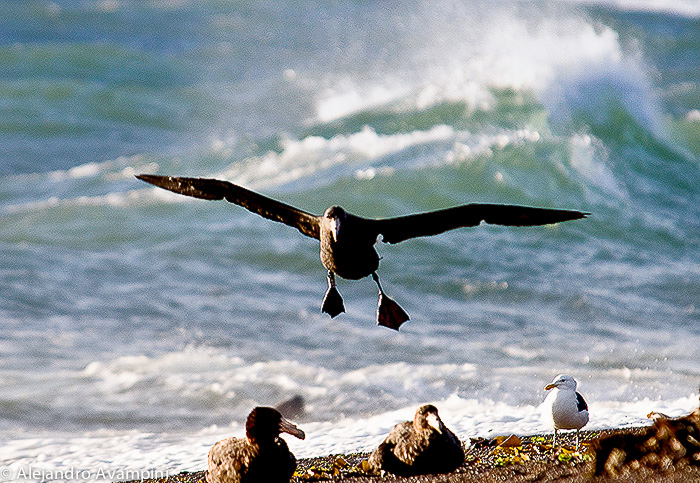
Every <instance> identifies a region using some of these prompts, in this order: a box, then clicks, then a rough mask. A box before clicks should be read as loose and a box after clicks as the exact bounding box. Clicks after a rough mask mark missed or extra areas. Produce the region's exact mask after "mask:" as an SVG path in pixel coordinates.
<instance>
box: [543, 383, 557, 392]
mask: <svg viewBox="0 0 700 483" xmlns="http://www.w3.org/2000/svg"><path fill="white" fill-rule="evenodd" d="M555 387H557V385H556V384H547V385H546V386H544V390H545V391H549V390H550V389H554V388H555Z"/></svg>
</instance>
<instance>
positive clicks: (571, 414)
mask: <svg viewBox="0 0 700 483" xmlns="http://www.w3.org/2000/svg"><path fill="white" fill-rule="evenodd" d="M544 389H545V391H549V390H551V392H550V393H549V394H547V397H546V398H545V400H544V403H542V417H543V418H544V419H545V421H547V422H548V423H549V424H550V425H551V426H552V427H553V428H554V438H553V439H552V448H554V447H555V446H556V444H557V431H559V430H560V429H575V430H576V451H578V443H579V441H578V433H579V431H580V430H581V428H583V427H584V426H585V425H586V423H588V404H586V401H585V399H583V396H581V394H579V393H578V392H576V381H575V380H574V378H573V377H571V376H567V375H566V374H559V375H558V376H557V377H555V378H554V380H553V381H552V382H551V384H547V385H546V386H545V387H544Z"/></svg>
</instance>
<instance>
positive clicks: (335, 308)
mask: <svg viewBox="0 0 700 483" xmlns="http://www.w3.org/2000/svg"><path fill="white" fill-rule="evenodd" d="M321 311H322V312H325V313H327V314H328V315H330V316H331V318H333V317H335V316H336V315H338V314H340V313H341V312H345V305H343V297H341V296H340V292H338V289H337V288H335V285H334V286H332V287H328V290H327V291H326V295H325V296H324V297H323V303H322V304H321Z"/></svg>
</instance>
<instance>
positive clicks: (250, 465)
mask: <svg viewBox="0 0 700 483" xmlns="http://www.w3.org/2000/svg"><path fill="white" fill-rule="evenodd" d="M282 432H285V433H289V434H291V435H293V436H296V437H297V438H300V439H304V438H305V434H304V432H303V431H302V430H301V429H299V428H297V427H296V426H295V425H294V424H292V423H290V422H289V421H287V420H286V419H285V418H284V417H283V416H282V415H281V414H280V412H279V411H277V410H276V409H274V408H268V407H256V408H255V409H253V410H252V411H251V412H250V414H249V415H248V419H247V420H246V423H245V434H246V436H245V438H226V439H222V440H221V441H219V442H217V443H216V444H214V446H212V447H211V449H210V450H209V469H208V470H207V473H206V479H207V482H208V483H246V482H250V483H252V482H263V481H264V482H266V483H289V480H291V478H292V475H293V474H294V471H295V470H296V468H297V459H296V458H295V457H294V455H293V454H292V453H291V452H290V451H289V447H288V446H287V443H286V442H285V441H284V440H283V439H282V438H280V437H279V436H280V433H282Z"/></svg>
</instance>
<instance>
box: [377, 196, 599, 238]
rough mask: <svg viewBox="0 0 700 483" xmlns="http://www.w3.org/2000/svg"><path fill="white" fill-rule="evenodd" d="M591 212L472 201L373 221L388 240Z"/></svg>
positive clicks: (575, 217) (531, 222) (540, 221)
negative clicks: (483, 225) (482, 223)
mask: <svg viewBox="0 0 700 483" xmlns="http://www.w3.org/2000/svg"><path fill="white" fill-rule="evenodd" d="M587 215H588V213H583V212H581V211H573V210H557V209H550V208H534V207H530V206H519V205H498V204H485V203H471V204H468V205H462V206H455V207H454V208H446V209H444V210H437V211H428V212H426V213H418V214H415V215H407V216H399V217H396V218H384V219H379V220H373V223H374V228H375V230H376V231H377V232H378V233H380V234H381V235H382V240H383V241H384V242H386V243H399V242H402V241H404V240H408V239H409V238H415V237H419V236H431V235H437V234H439V233H443V232H445V231H448V230H453V229H455V228H462V227H471V226H478V225H480V224H481V222H485V223H489V224H492V225H505V226H535V225H549V224H551V223H559V222H560V221H568V220H578V219H580V218H585V217H586V216H587Z"/></svg>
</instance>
